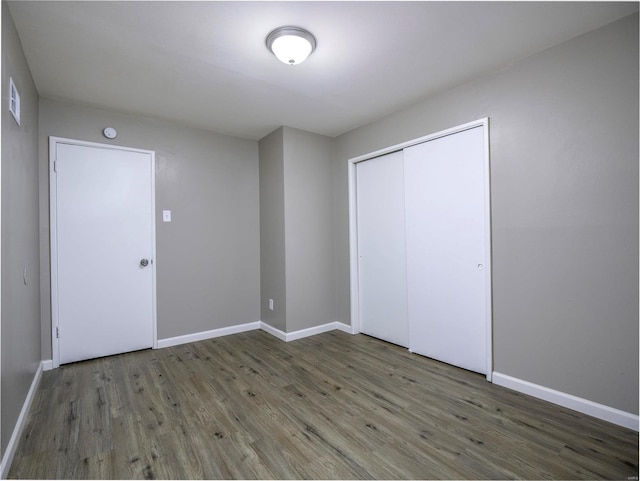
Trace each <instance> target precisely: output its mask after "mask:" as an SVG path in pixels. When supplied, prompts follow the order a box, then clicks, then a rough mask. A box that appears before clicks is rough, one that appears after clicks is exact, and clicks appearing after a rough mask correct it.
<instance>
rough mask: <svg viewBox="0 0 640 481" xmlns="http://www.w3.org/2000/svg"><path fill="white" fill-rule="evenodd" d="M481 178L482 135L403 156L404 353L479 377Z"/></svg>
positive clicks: (442, 141) (461, 136)
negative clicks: (407, 337) (406, 345)
mask: <svg viewBox="0 0 640 481" xmlns="http://www.w3.org/2000/svg"><path fill="white" fill-rule="evenodd" d="M484 171H485V165H484V132H483V128H482V127H476V128H473V129H470V130H466V131H463V132H460V133H456V134H453V135H449V136H446V137H441V138H439V139H436V140H432V141H429V142H425V143H423V144H418V145H415V146H412V147H409V148H407V149H405V156H404V173H405V177H404V179H405V205H406V211H405V215H406V258H407V298H408V318H409V332H410V341H409V349H410V350H411V351H412V352H415V353H419V354H423V355H425V356H428V357H431V358H434V359H437V360H440V361H443V362H446V363H449V364H453V365H456V366H459V367H462V368H465V369H469V370H472V371H476V372H480V373H485V374H486V370H487V367H486V366H487V362H486V361H487V356H486V349H487V343H486V317H485V316H486V312H487V309H486V307H487V304H486V303H487V300H486V272H485V271H484V269H485V267H486V259H485V255H486V254H485V253H486V234H485V218H486V217H485V216H486V213H485V180H484V175H485V174H484Z"/></svg>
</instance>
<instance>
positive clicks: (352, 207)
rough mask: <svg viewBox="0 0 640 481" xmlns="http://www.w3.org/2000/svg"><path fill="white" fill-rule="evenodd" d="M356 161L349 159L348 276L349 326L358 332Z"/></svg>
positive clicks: (358, 287)
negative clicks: (349, 292)
mask: <svg viewBox="0 0 640 481" xmlns="http://www.w3.org/2000/svg"><path fill="white" fill-rule="evenodd" d="M357 185H358V184H357V182H356V162H355V160H350V161H349V278H350V280H351V282H350V286H351V328H352V332H353V334H359V333H360V278H359V271H358V191H357Z"/></svg>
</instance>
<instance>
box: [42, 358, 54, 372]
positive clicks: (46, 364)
mask: <svg viewBox="0 0 640 481" xmlns="http://www.w3.org/2000/svg"><path fill="white" fill-rule="evenodd" d="M52 369H53V359H45V360H44V361H42V370H43V371H51V370H52Z"/></svg>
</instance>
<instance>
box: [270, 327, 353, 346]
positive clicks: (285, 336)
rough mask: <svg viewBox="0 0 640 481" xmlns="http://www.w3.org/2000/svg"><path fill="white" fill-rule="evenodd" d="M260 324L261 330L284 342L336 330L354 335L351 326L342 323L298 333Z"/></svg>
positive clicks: (303, 330)
mask: <svg viewBox="0 0 640 481" xmlns="http://www.w3.org/2000/svg"><path fill="white" fill-rule="evenodd" d="M260 324H261V326H260V328H261V329H262V330H263V331H265V332H267V333H269V334H271V335H272V336H274V337H277V338H278V339H280V340H281V341H284V342H291V341H296V340H298V339H302V338H305V337H309V336H315V335H316V334H322V333H323V332H329V331H335V330H336V329H338V330H340V331H344V332H347V333H349V334H353V331H352V329H351V326H348V325H347V324H343V323H342V322H328V323H327V324H322V325H320V326H314V327H309V328H307V329H300V330H298V331H293V332H284V331H281V330H280V329H277V328H275V327H273V326H270V325H269V324H267V323H265V322H261V323H260Z"/></svg>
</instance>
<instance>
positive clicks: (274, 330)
mask: <svg viewBox="0 0 640 481" xmlns="http://www.w3.org/2000/svg"><path fill="white" fill-rule="evenodd" d="M260 329H262V330H263V331H264V332H267V333H269V334H271V335H272V336H274V337H277V338H278V339H280V340H281V341H284V342H287V333H286V332H283V331H281V330H280V329H277V328H275V327H273V326H270V325H269V324H267V323H266V322H263V321H261V322H260Z"/></svg>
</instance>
